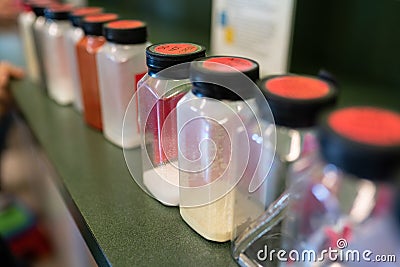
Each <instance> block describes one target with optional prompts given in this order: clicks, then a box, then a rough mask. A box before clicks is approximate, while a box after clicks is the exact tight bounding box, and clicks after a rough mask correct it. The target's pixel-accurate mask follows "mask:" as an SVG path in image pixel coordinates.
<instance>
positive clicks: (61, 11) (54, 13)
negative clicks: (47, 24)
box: [44, 6, 71, 20]
mask: <svg viewBox="0 0 400 267" xmlns="http://www.w3.org/2000/svg"><path fill="white" fill-rule="evenodd" d="M70 12H71V7H70V6H53V7H49V8H46V9H45V10H44V17H45V18H46V19H50V20H69V14H70Z"/></svg>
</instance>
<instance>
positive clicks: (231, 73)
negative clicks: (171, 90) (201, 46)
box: [190, 56, 260, 101]
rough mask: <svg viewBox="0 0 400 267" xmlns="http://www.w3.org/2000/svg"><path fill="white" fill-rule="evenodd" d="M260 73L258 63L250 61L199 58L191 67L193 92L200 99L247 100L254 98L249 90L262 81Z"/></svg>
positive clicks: (226, 57) (246, 59)
mask: <svg viewBox="0 0 400 267" xmlns="http://www.w3.org/2000/svg"><path fill="white" fill-rule="evenodd" d="M259 72H260V69H259V66H258V63H257V62H255V61H254V60H252V59H248V58H243V57H233V56H214V57H207V58H204V59H198V60H196V61H193V62H192V64H191V67H190V81H191V82H192V84H193V89H192V92H193V94H195V95H197V96H199V97H210V98H214V99H219V100H233V101H243V100H244V99H248V98H251V97H252V95H253V93H254V92H252V90H251V88H250V89H249V87H251V86H252V85H253V84H254V82H256V81H257V80H258V79H259ZM251 81H252V82H253V83H252V82H251ZM253 87H255V86H253Z"/></svg>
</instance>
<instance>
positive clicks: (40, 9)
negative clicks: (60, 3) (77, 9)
mask: <svg viewBox="0 0 400 267" xmlns="http://www.w3.org/2000/svg"><path fill="white" fill-rule="evenodd" d="M30 5H31V8H32V11H33V13H35V15H36V17H44V10H45V9H46V8H48V7H50V6H52V5H54V3H53V2H51V1H43V2H31V3H30Z"/></svg>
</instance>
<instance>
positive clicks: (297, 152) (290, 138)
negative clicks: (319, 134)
mask: <svg viewBox="0 0 400 267" xmlns="http://www.w3.org/2000/svg"><path fill="white" fill-rule="evenodd" d="M315 136H316V134H315V128H302V129H294V128H287V127H282V126H278V125H277V126H276V154H277V156H279V158H280V159H281V161H283V162H288V163H290V162H294V161H296V160H297V159H299V158H300V157H301V156H302V155H305V154H308V153H312V152H313V151H316V150H317V141H316V138H315Z"/></svg>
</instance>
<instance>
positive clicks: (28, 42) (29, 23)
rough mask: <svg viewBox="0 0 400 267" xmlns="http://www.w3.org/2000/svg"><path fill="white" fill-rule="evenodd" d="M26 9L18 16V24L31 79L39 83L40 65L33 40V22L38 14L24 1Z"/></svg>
mask: <svg viewBox="0 0 400 267" xmlns="http://www.w3.org/2000/svg"><path fill="white" fill-rule="evenodd" d="M23 7H24V10H23V11H22V12H21V13H20V14H19V16H18V25H19V30H20V34H21V39H22V44H23V48H24V54H25V62H26V67H27V74H28V77H29V79H30V80H31V81H33V82H35V83H37V84H38V83H39V81H40V77H39V75H40V74H39V66H38V64H39V63H38V59H37V56H36V50H35V42H34V40H33V23H34V22H35V20H36V15H35V13H33V11H32V7H31V6H30V5H29V4H28V3H26V2H24V3H23Z"/></svg>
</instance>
